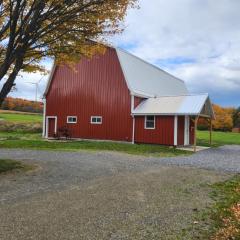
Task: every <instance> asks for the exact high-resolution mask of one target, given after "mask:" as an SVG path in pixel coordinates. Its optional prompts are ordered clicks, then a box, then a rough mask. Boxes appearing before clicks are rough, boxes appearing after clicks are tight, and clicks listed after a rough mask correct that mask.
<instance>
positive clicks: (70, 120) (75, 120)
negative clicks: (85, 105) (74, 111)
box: [67, 116, 77, 123]
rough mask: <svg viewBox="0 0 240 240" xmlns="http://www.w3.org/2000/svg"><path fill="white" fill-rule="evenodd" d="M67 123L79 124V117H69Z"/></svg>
mask: <svg viewBox="0 0 240 240" xmlns="http://www.w3.org/2000/svg"><path fill="white" fill-rule="evenodd" d="M67 123H77V117H76V116H68V117H67Z"/></svg>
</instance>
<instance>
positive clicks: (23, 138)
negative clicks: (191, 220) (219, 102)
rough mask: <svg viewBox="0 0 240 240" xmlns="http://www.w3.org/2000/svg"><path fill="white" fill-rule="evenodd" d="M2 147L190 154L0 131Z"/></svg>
mask: <svg viewBox="0 0 240 240" xmlns="http://www.w3.org/2000/svg"><path fill="white" fill-rule="evenodd" d="M0 138H1V139H4V140H2V141H0V148H22V149H24V148H25V149H42V150H63V151H80V150H91V151H115V152H123V153H128V154H134V155H148V156H161V157H172V156H178V155H188V154H190V153H189V152H186V151H182V150H177V149H175V148H172V147H166V146H159V145H151V144H149V145H148V144H134V145H132V144H129V143H117V142H97V141H67V142H64V141H46V140H43V139H41V135H40V134H27V133H22V134H21V133H14V134H11V133H3V132H2V133H0Z"/></svg>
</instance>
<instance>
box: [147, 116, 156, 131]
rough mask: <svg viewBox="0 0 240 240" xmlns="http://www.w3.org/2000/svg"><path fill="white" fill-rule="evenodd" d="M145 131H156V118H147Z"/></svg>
mask: <svg viewBox="0 0 240 240" xmlns="http://www.w3.org/2000/svg"><path fill="white" fill-rule="evenodd" d="M145 129H155V116H145Z"/></svg>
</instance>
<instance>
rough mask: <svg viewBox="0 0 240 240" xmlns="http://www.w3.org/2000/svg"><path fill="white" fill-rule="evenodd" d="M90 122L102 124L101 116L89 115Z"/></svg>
mask: <svg viewBox="0 0 240 240" xmlns="http://www.w3.org/2000/svg"><path fill="white" fill-rule="evenodd" d="M91 124H102V117H100V116H91Z"/></svg>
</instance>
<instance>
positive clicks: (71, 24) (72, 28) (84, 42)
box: [0, 0, 137, 105]
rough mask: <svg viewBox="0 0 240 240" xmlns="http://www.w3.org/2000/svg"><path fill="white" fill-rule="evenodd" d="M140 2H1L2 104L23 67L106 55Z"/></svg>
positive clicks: (29, 68) (28, 69)
mask: <svg viewBox="0 0 240 240" xmlns="http://www.w3.org/2000/svg"><path fill="white" fill-rule="evenodd" d="M136 1H137V0H0V81H3V82H4V84H3V86H2V88H1V91H0V105H1V104H2V102H3V100H4V99H5V97H6V96H7V94H8V93H9V92H10V91H11V89H12V88H13V86H14V85H15V83H14V82H15V79H16V77H17V75H18V74H19V72H20V71H26V72H35V71H44V67H42V66H40V65H39V63H40V61H41V60H42V59H43V58H45V57H50V58H55V60H56V62H57V64H63V63H64V64H68V65H72V64H73V63H76V62H77V61H79V59H80V58H81V57H83V56H84V57H91V56H92V55H93V54H95V53H103V52H104V46H103V45H101V44H99V43H97V41H99V40H101V41H104V40H105V38H106V36H109V35H112V34H115V33H119V32H121V31H122V30H123V26H122V24H121V22H122V20H123V19H124V16H125V15H126V11H127V9H128V7H135V6H136Z"/></svg>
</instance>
